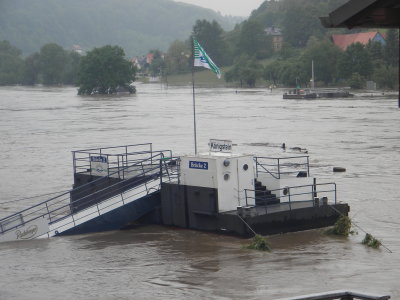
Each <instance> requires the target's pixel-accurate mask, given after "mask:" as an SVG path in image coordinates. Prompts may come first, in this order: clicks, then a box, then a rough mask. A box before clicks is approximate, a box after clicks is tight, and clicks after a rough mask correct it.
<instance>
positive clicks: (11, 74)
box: [0, 41, 81, 85]
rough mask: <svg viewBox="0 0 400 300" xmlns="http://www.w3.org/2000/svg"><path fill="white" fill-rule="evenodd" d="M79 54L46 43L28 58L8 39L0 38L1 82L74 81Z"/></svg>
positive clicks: (56, 82) (67, 82)
mask: <svg viewBox="0 0 400 300" xmlns="http://www.w3.org/2000/svg"><path fill="white" fill-rule="evenodd" d="M80 59H81V57H80V55H79V54H77V53H75V52H69V51H65V50H64V49H63V48H62V47H61V46H59V45H57V44H46V45H44V46H43V47H42V48H41V49H40V52H38V53H34V54H32V55H30V56H28V57H26V58H25V59H24V58H23V57H22V56H21V51H20V50H19V49H17V48H16V47H14V46H12V45H10V43H9V42H8V41H0V85H12V84H26V85H31V84H37V83H41V84H46V85H57V84H75V83H76V80H77V74H78V67H79V62H80Z"/></svg>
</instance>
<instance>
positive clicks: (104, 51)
mask: <svg viewBox="0 0 400 300" xmlns="http://www.w3.org/2000/svg"><path fill="white" fill-rule="evenodd" d="M124 56H125V53H124V50H123V49H122V48H121V47H118V46H111V45H107V46H104V47H101V48H95V49H93V50H92V51H90V52H88V53H87V54H86V56H84V57H82V60H81V64H80V66H79V72H78V74H79V75H78V85H79V90H78V94H79V95H82V94H92V93H94V92H96V93H100V94H108V93H114V92H115V91H116V88H117V87H118V86H122V87H125V88H128V89H129V87H130V86H129V84H130V83H131V81H134V80H135V75H136V70H135V68H134V67H133V65H132V64H131V63H130V62H129V61H128V60H126V59H125V57H124ZM130 91H131V92H132V90H130Z"/></svg>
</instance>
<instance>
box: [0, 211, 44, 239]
mask: <svg viewBox="0 0 400 300" xmlns="http://www.w3.org/2000/svg"><path fill="white" fill-rule="evenodd" d="M48 231H49V224H48V221H47V219H45V218H44V217H41V218H38V219H36V220H33V221H31V222H28V223H26V224H25V225H23V226H20V227H17V228H15V229H13V230H10V231H7V232H6V233H5V234H2V235H0V242H9V241H18V240H32V239H35V238H37V237H39V236H41V235H43V234H46V233H47V232H48Z"/></svg>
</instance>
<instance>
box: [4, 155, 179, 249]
mask: <svg viewBox="0 0 400 300" xmlns="http://www.w3.org/2000/svg"><path fill="white" fill-rule="evenodd" d="M176 166H177V164H176V162H175V161H174V159H173V158H171V156H169V157H166V156H165V155H164V153H163V152H153V151H152V152H151V153H149V155H148V157H147V158H143V159H141V160H136V161H134V162H133V164H131V165H127V166H121V167H120V168H118V170H116V171H115V172H107V173H108V174H107V175H106V176H103V177H94V178H97V179H95V180H93V181H91V182H88V183H85V184H82V185H80V186H78V187H75V188H74V189H72V190H71V191H69V192H67V193H63V194H61V195H59V196H57V197H54V198H51V199H48V200H46V201H44V202H41V203H39V204H36V205H34V206H32V207H30V208H28V209H25V210H22V211H20V212H18V213H15V214H13V215H11V216H8V217H6V218H3V219H1V220H0V242H4V241H14V240H28V239H34V238H49V237H53V236H57V235H66V234H80V233H88V232H100V231H105V230H115V229H120V228H123V227H124V226H127V225H129V224H130V223H132V222H134V221H136V220H137V219H139V218H141V217H143V216H144V215H146V214H148V213H150V212H151V211H153V210H154V209H155V208H156V207H157V206H158V205H159V203H160V192H159V191H160V188H161V183H162V182H173V181H175V180H176V179H177V173H176V172H177V167H176ZM129 170H130V172H131V171H132V170H134V172H131V175H129V176H125V177H124V178H118V180H117V181H115V180H111V181H110V178H114V179H115V178H116V175H115V173H116V172H119V173H121V172H125V173H128V171H129Z"/></svg>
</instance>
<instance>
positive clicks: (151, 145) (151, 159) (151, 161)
mask: <svg viewBox="0 0 400 300" xmlns="http://www.w3.org/2000/svg"><path fill="white" fill-rule="evenodd" d="M150 164H151V165H153V144H152V143H150Z"/></svg>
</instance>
